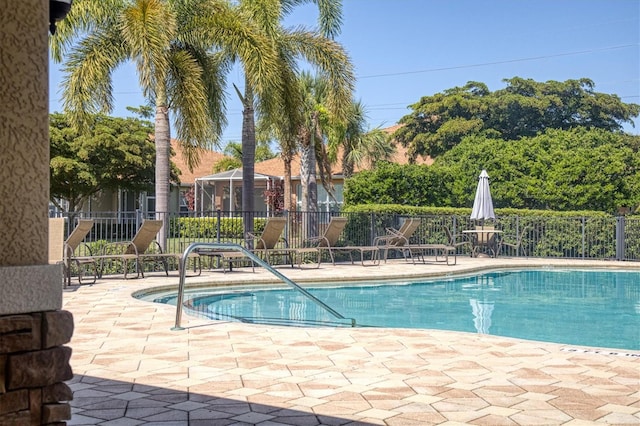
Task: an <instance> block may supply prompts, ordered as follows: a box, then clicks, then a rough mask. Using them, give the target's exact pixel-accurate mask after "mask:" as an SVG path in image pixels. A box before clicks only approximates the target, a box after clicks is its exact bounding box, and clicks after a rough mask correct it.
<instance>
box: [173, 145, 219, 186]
mask: <svg viewBox="0 0 640 426" xmlns="http://www.w3.org/2000/svg"><path fill="white" fill-rule="evenodd" d="M171 148H172V149H173V151H174V152H175V153H176V155H174V156H173V157H171V161H173V163H174V164H175V165H176V167H178V170H180V172H181V175H180V182H181V184H183V185H193V183H194V182H195V179H196V178H199V177H202V176H207V175H210V174H213V171H212V168H213V165H214V163H215V162H217V161H220V160H221V159H223V158H225V155H224V154H221V153H219V152H215V151H210V150H204V151H203V152H202V154H201V155H200V164H198V166H197V167H196V168H194V169H193V171H191V170H189V167H187V162H186V160H185V158H184V157H183V156H182V150H181V149H180V146H179V145H178V141H176V140H175V139H171Z"/></svg>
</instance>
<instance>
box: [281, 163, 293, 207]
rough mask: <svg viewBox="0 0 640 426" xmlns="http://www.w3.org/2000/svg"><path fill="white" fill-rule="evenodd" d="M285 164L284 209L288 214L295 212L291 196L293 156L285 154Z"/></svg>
mask: <svg viewBox="0 0 640 426" xmlns="http://www.w3.org/2000/svg"><path fill="white" fill-rule="evenodd" d="M282 161H283V163H284V209H285V210H286V211H288V212H291V211H292V210H293V205H292V197H291V196H292V194H291V155H289V154H286V155H285V154H283V155H282Z"/></svg>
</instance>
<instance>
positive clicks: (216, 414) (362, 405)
mask: <svg viewBox="0 0 640 426" xmlns="http://www.w3.org/2000/svg"><path fill="white" fill-rule="evenodd" d="M536 265H551V266H553V265H559V266H570V265H577V266H603V267H611V266H619V267H636V268H640V264H638V263H628V262H625V263H616V262H576V261H567V260H541V259H471V258H459V259H458V265H456V266H445V265H433V264H430V265H423V264H417V265H412V264H407V263H404V261H390V262H388V263H386V264H385V263H383V264H382V265H379V266H370V267H363V266H360V265H354V266H352V265H350V264H349V265H337V266H336V267H333V266H332V265H331V264H323V265H322V266H321V267H320V269H315V268H310V269H305V268H303V269H302V270H300V269H298V268H295V269H291V268H284V267H283V268H279V271H280V272H282V273H284V274H285V275H287V276H288V277H289V278H291V279H293V280H294V281H296V282H304V281H308V280H310V279H311V280H314V281H320V280H328V279H339V280H345V279H346V278H348V279H367V280H369V279H371V278H372V277H376V278H384V277H395V278H400V277H412V276H424V275H427V274H436V275H437V274H439V275H444V274H451V273H460V272H463V271H473V270H478V269H483V268H486V267H488V266H496V267H498V266H536ZM146 275H147V278H144V279H133V280H126V281H125V280H122V279H119V278H105V279H102V280H100V281H98V283H97V284H95V285H85V286H75V287H72V288H70V289H68V290H65V293H64V301H63V305H64V306H63V309H66V310H68V311H70V312H71V313H73V316H74V322H75V331H74V335H73V339H72V341H71V343H70V346H71V347H72V349H73V356H72V358H71V365H72V368H73V371H74V378H73V379H72V380H71V381H70V382H69V385H70V387H71V388H72V390H73V392H74V399H73V401H72V402H71V405H72V411H73V417H72V419H71V420H70V421H69V422H68V424H69V425H109V426H111V425H113V426H120V425H122V426H128V425H166V426H169V425H256V424H257V425H263V426H274V425H319V424H322V425H369V424H371V425H436V424H442V425H460V424H476V425H555V424H558V425H560V424H566V425H589V424H616V425H624V424H629V425H638V424H640V352H637V351H622V350H620V351H617V350H616V351H612V350H604V349H603V350H598V349H596V348H583V347H580V348H577V347H574V346H567V345H560V344H552V343H543V342H533V341H525V340H518V339H511V338H502V337H496V336H490V335H480V334H471V333H461V332H449V331H437V330H409V329H378V328H293V327H275V326H264V325H250V324H242V323H232V322H222V321H216V322H214V323H206V322H204V321H202V320H199V319H194V318H189V317H188V316H186V315H185V316H183V325H184V326H185V327H186V329H185V330H182V331H172V330H171V328H172V327H173V325H174V321H175V307H173V306H168V305H161V304H155V303H149V302H144V301H140V300H137V299H134V298H132V297H131V293H132V292H134V291H135V290H140V289H144V288H149V287H154V286H166V285H173V286H177V283H178V277H177V273H175V272H174V273H173V274H172V276H170V277H168V278H167V277H164V273H158V274H146ZM269 280H271V277H270V276H269V275H267V273H266V272H265V271H264V270H262V269H261V268H256V272H255V273H252V272H250V268H244V269H243V270H240V271H236V270H234V272H233V273H227V274H223V273H222V272H217V271H214V272H205V273H203V276H201V277H198V278H188V279H187V282H188V283H192V282H196V281H199V282H205V281H209V282H217V283H230V282H238V283H241V282H260V281H269ZM585 326H597V325H585Z"/></svg>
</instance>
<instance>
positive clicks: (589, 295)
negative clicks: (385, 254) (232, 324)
mask: <svg viewBox="0 0 640 426" xmlns="http://www.w3.org/2000/svg"><path fill="white" fill-rule="evenodd" d="M305 289H307V290H308V291H309V292H310V293H311V294H313V295H314V296H315V297H317V298H318V299H320V300H321V301H322V302H324V303H326V304H327V305H329V306H331V307H332V308H333V309H335V310H336V311H338V312H339V313H341V314H342V315H343V316H345V317H348V318H355V320H356V324H357V325H358V326H372V327H392V328H421V329H440V330H454V331H465V332H474V333H483V334H492V335H497V336H506V337H516V338H522V339H530V340H539V341H545V342H556V343H564V344H573V345H585V346H595V347H605V348H617V349H632V350H638V349H640V272H623V271H609V270H606V271H605V270H597V271H594V270H555V269H540V270H517V271H513V270H505V271H497V272H488V273H482V274H479V275H474V276H464V277H458V278H451V279H439V280H433V281H431V280H430V281H421V282H404V283H391V284H378V283H370V284H364V285H363V284H358V285H354V284H345V285H340V286H334V285H332V286H327V285H322V286H310V285H306V286H305ZM150 300H154V301H157V302H162V303H173V304H175V294H173V295H171V294H168V295H167V294H164V295H161V296H158V295H156V296H155V297H152V298H151V299H150ZM185 300H186V302H185V306H186V307H187V309H188V310H191V312H192V313H197V314H199V315H203V316H206V317H208V318H212V319H225V320H229V319H233V320H240V321H246V322H257V323H277V324H288V325H318V324H321V325H322V324H324V325H331V326H335V325H347V324H350V322H347V321H339V320H336V318H334V317H333V316H332V315H331V314H329V313H328V312H326V311H325V310H324V309H323V308H321V307H320V306H318V305H317V304H316V303H314V302H313V301H311V300H310V299H308V298H305V297H304V296H303V295H302V294H300V293H299V292H297V291H295V290H293V289H288V288H287V289H284V288H283V289H258V288H253V289H251V288H244V289H240V290H234V289H232V288H226V289H225V290H221V289H219V288H218V289H212V290H210V291H207V292H205V291H203V290H198V291H196V292H194V293H187V295H186V296H185Z"/></svg>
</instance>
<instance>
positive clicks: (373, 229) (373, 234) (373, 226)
mask: <svg viewBox="0 0 640 426" xmlns="http://www.w3.org/2000/svg"><path fill="white" fill-rule="evenodd" d="M369 231H370V233H371V235H370V237H371V240H369V241H371V243H373V240H375V238H376V214H375V213H374V212H371V229H370V230H369Z"/></svg>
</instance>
